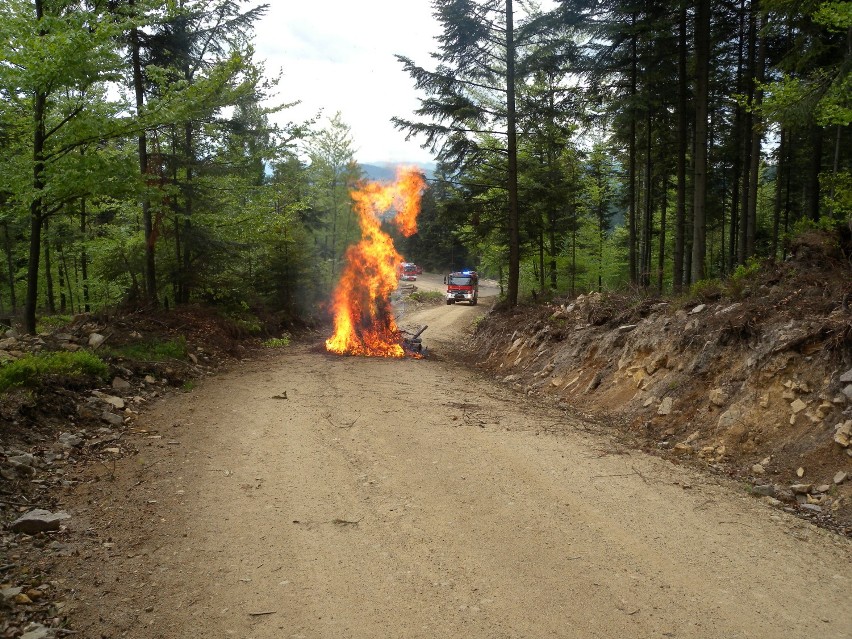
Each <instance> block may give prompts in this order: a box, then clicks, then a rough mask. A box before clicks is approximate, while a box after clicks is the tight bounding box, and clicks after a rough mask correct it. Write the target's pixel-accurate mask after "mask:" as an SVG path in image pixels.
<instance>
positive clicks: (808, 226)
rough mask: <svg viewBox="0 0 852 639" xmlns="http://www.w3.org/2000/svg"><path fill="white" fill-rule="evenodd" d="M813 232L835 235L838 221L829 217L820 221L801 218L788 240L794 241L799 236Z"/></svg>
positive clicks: (792, 229)
mask: <svg viewBox="0 0 852 639" xmlns="http://www.w3.org/2000/svg"><path fill="white" fill-rule="evenodd" d="M811 231H822V232H826V233H834V232H835V231H837V220H835V219H834V218H832V217H829V216H827V215H823V216H822V217H820V218H819V219H818V220H812V219H810V218H806V217H802V218H799V219H798V220H796V222H795V223H794V224H793V226H792V228H791V229H790V232H789V233H788V234H787V239H789V240H793V239H795V238H796V237H798V236H799V235H803V234H805V233H809V232H811Z"/></svg>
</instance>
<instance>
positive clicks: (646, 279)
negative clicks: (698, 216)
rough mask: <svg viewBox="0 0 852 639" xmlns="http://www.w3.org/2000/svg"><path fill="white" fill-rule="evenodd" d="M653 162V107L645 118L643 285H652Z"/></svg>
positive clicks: (646, 286)
mask: <svg viewBox="0 0 852 639" xmlns="http://www.w3.org/2000/svg"><path fill="white" fill-rule="evenodd" d="M652 169H653V162H652V160H651V108H650V105H648V113H647V115H646V118H645V212H644V216H643V220H642V287H643V288H648V287H649V286H651V253H652V251H651V237H652V235H653V228H652V227H653V219H654V216H653V210H652V209H653V206H654V197H653V195H654V193H653V191H654V189H653V188H652V187H653V179H652V175H653V170H652Z"/></svg>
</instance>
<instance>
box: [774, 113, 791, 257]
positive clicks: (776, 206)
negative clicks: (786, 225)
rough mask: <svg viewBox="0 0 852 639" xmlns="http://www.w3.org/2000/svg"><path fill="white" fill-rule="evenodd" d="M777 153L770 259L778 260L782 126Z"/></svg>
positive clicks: (783, 156) (783, 166)
mask: <svg viewBox="0 0 852 639" xmlns="http://www.w3.org/2000/svg"><path fill="white" fill-rule="evenodd" d="M778 138H779V139H778V151H777V154H778V155H777V158H778V159H777V161H776V168H775V202H774V203H773V207H772V249H771V250H772V259H773V260H777V259H778V240H779V236H778V232H779V230H780V228H781V198H782V196H783V194H784V189H783V184H784V171H785V170H786V168H787V166H786V164H787V158H786V156H787V129H786V128H785V127H784V126H782V127H781V131H780V133H779V135H778Z"/></svg>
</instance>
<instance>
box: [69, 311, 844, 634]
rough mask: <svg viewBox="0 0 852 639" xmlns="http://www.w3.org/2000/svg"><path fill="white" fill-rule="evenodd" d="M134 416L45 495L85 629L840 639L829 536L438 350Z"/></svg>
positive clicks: (259, 379) (288, 372) (167, 404)
mask: <svg viewBox="0 0 852 639" xmlns="http://www.w3.org/2000/svg"><path fill="white" fill-rule="evenodd" d="M484 310H485V309H484V308H483V306H479V307H464V306H459V305H455V306H444V305H441V306H439V307H433V308H429V309H427V310H426V311H421V312H419V313H414V312H410V313H409V314H408V316H407V317H405V318H404V319H405V322H408V323H411V324H418V323H419V324H422V323H427V324H430V329H429V331H427V333H425V334H424V336H423V337H424V344H426V345H427V346H430V348H431V349H432V350H433V352H434V353H435V354H436V355H437V354H438V353H439V352H440V351H441V349H445V348H447V347H448V344H449V343H450V336H451V335H452V334H458V332H459V331H461V330H463V329H464V327H465V325H466V324H468V323H469V322H470V321H472V320H473V319H474V317H475V316H476V314H478V313H481V312H484ZM436 324H437V325H438V326H439V328H438V329H435V328H433V327H435V325H436ZM430 338H431V341H430ZM139 430H143V431H146V432H140V433H139V434H138V435H137V437H138V440H137V445H138V446H140V449H141V452H140V454H139V455H137V456H136V457H134V458H131V459H127V460H125V461H124V462H122V463H120V464H119V465H118V466H117V467H116V469H115V472H114V475H115V479H114V481H108V479H109V475H111V474H113V473H112V470H111V469H101V474H102V475H103V480H102V481H99V482H96V483H91V484H88V485H86V487H85V488H83V489H81V490H80V492H79V493H78V494H77V495H75V496H74V498H73V501H72V503H69V504H67V505H66V507H67V508H68V509H69V510H70V511H71V512H73V513H74V519H73V520H72V528H73V529H74V530H75V532H76V533H79V535H80V537H81V538H82V537H85V536H86V535H88V538H89V539H91V540H92V541H91V543H89V545H88V546H87V547H86V549H85V550H84V552H83V554H82V555H81V556H80V557H72V558H68V559H67V561H68V564H67V566H66V568H67V570H68V576H67V580H68V583H75V584H76V587H77V592H76V598H75V599H74V601H72V602H71V605H72V606H73V608H74V612H73V616H74V619H75V620H76V624H77V627H78V628H79V630H80V634H79V636H82V637H87V638H97V637H129V638H152V639H153V638H160V639H188V638H196V637H197V638H219V637H237V638H239V639H272V638H275V639H280V638H304V639H321V638H322V639H325V638H328V639H331V638H334V639H341V638H352V639H366V638H400V639H402V638H406V639H408V638H419V637H422V638H424V639H426V638H429V639H435V638H447V639H450V638H452V639H459V638H483V639H484V638H488V639H497V638H506V639H510V638H511V639H517V638H521V637H526V638H530V639H543V638H550V637H553V638H556V637H559V638H570V637H577V638H592V637H600V638H612V637H643V638H644V637H678V638H688V637H693V638H716V637H724V638H726V639H733V638H737V637H749V638H761V637H765V638H767V639H770V638H771V639H777V638H779V637H784V638H787V639H793V638H806V637H807V638H816V637H820V638H825V639H841V638H845V639H848V638H849V637H850V636H852V607H850V605H849V601H850V596H849V593H850V588H852V562H850V559H852V549H850V544H849V542H848V541H847V540H845V539H842V538H840V537H837V536H835V535H833V534H831V533H828V532H825V531H822V530H819V529H816V528H814V527H812V526H811V525H809V524H807V523H805V522H803V521H801V520H798V519H796V518H793V517H788V516H787V515H785V514H783V513H779V512H778V511H775V510H771V509H770V508H769V507H768V506H766V505H764V504H763V503H762V502H760V501H759V500H758V499H756V498H752V497H748V496H746V495H745V494H744V493H743V492H741V491H738V490H735V489H734V488H735V487H731V486H726V485H723V484H721V483H719V482H718V481H717V480H713V479H711V478H706V477H703V476H701V475H699V474H698V473H696V472H695V471H690V470H688V469H686V468H684V467H678V466H674V465H672V464H670V463H668V462H665V461H662V460H659V459H657V458H653V457H648V456H646V455H644V454H642V453H639V452H636V451H630V450H624V449H622V448H620V447H619V446H618V445H617V444H616V443H614V442H613V441H612V440H611V439H609V438H608V436H607V434H606V432H605V431H606V428H605V425H590V424H584V423H581V422H578V421H576V420H574V419H572V418H570V417H568V416H566V415H565V414H563V413H561V412H558V411H555V410H554V409H550V408H547V407H541V406H538V405H535V404H532V403H527V402H526V401H525V400H524V399H523V398H522V397H519V396H518V395H516V394H513V393H511V392H509V391H505V390H503V389H502V388H500V387H499V386H497V385H495V384H494V383H492V382H489V381H487V380H483V379H481V378H479V377H478V376H477V375H475V374H472V373H471V372H469V371H466V370H463V369H461V368H458V367H455V366H454V365H452V364H450V363H448V362H446V361H441V360H440V358H438V357H434V358H427V359H424V360H419V361H418V360H412V359H405V360H383V359H365V358H351V357H336V356H331V355H327V354H325V353H323V352H320V351H319V350H317V349H315V348H309V347H307V346H302V347H295V348H291V349H288V350H287V351H277V352H275V353H273V354H272V355H270V356H269V357H268V358H266V359H264V360H263V361H257V362H253V363H250V364H246V365H242V366H240V367H239V368H237V369H234V370H232V371H230V372H228V373H226V374H223V375H221V376H217V377H216V378H211V379H209V380H207V381H205V382H204V383H203V384H201V385H200V386H199V387H198V388H196V389H195V390H193V391H192V392H191V393H187V394H181V395H178V396H175V397H172V398H170V399H168V400H166V401H163V402H161V403H160V404H159V405H158V406H157V407H156V408H155V410H153V411H152V412H151V413H149V414H148V415H147V416H145V418H144V420H142V421H141V422H140V424H139ZM87 531H88V532H87Z"/></svg>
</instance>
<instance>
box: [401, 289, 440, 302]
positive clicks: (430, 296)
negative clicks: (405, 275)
mask: <svg viewBox="0 0 852 639" xmlns="http://www.w3.org/2000/svg"><path fill="white" fill-rule="evenodd" d="M408 297H409V298H410V299H411V300H413V301H415V302H427V303H428V302H431V303H434V302H443V301H444V299H445V297H446V295H445V294H444V293H441V292H440V291H414V292H413V293H411V294H410V295H409V296H408Z"/></svg>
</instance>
